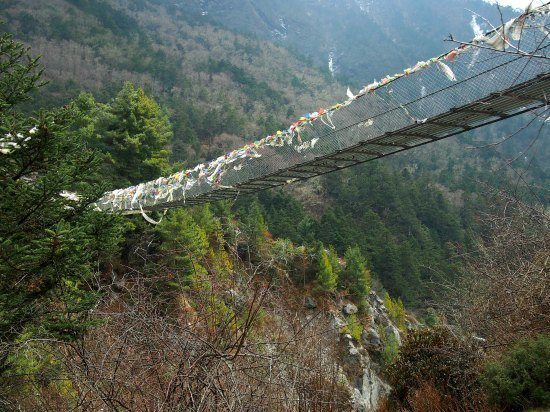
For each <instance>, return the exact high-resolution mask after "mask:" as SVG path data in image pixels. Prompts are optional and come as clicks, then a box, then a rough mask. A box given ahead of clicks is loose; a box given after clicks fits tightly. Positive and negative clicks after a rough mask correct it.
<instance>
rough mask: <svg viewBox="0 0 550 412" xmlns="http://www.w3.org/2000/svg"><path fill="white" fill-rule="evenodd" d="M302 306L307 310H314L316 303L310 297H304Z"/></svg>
mask: <svg viewBox="0 0 550 412" xmlns="http://www.w3.org/2000/svg"><path fill="white" fill-rule="evenodd" d="M304 306H305V307H306V308H308V309H315V308H316V307H317V302H315V299H313V298H312V297H311V296H306V298H305V300H304Z"/></svg>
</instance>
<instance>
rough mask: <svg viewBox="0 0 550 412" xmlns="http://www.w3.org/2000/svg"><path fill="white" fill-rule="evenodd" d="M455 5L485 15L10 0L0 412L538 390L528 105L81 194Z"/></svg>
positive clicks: (540, 217) (207, 144) (544, 227)
mask: <svg viewBox="0 0 550 412" xmlns="http://www.w3.org/2000/svg"><path fill="white" fill-rule="evenodd" d="M466 7H471V8H474V9H476V10H477V11H479V12H480V13H482V14H483V15H485V16H487V17H489V18H491V19H492V20H493V21H497V22H498V21H500V19H501V17H500V15H499V13H498V10H495V9H494V8H490V7H489V6H488V5H486V4H485V3H481V2H479V1H474V0H471V1H470V0H468V1H466V0H464V1H459V0H452V1H449V4H448V5H447V7H441V5H439V4H438V3H437V2H435V1H431V0H422V1H419V2H408V1H401V0H391V1H359V0H357V1H351V0H349V1H348V0H345V1H342V2H339V1H338V2H336V1H334V0H321V1H310V0H301V1H294V2H288V1H286V0H285V1H281V2H265V1H263V0H258V1H251V0H246V1H242V2H234V1H227V2H222V1H207V0H201V1H193V0H190V1H177V2H168V1H165V0H52V1H48V2H43V1H38V0H3V1H2V2H1V3H0V22H1V23H0V32H1V33H5V32H6V33H7V34H1V36H0V216H1V219H2V224H1V225H0V410H4V409H5V410H37V411H39V410H60V411H65V410H67V411H68V410H113V411H118V410H136V411H141V410H144V411H145V410H148V411H149V410H154V411H172V410H190V411H214V410H233V411H240V410H266V411H268V410H296V411H299V410H320V411H324V410H327V411H329V410H342V411H346V410H361V411H371V410H372V411H374V410H380V411H394V410H395V411H397V410H411V411H419V412H420V411H431V410H441V411H442V412H443V411H456V410H480V411H490V412H492V411H497V410H499V411H500V410H510V411H512V410H522V409H524V408H537V407H541V408H545V407H548V406H549V405H550V401H549V399H550V395H549V394H548V390H547V388H546V386H547V385H545V383H546V382H547V381H548V366H547V362H546V363H545V362H544V360H545V359H547V358H548V356H549V350H550V348H549V347H548V342H550V341H549V340H548V332H549V331H548V324H549V323H548V315H547V313H548V299H547V298H546V297H545V296H546V295H547V293H546V292H547V285H548V273H549V272H548V262H549V258H548V246H549V238H548V234H549V233H550V231H549V230H548V218H547V216H546V208H547V206H548V196H549V191H548V188H547V186H548V182H549V179H550V175H549V165H548V162H547V159H548V153H549V150H550V147H549V145H548V143H547V138H548V131H547V127H546V128H545V126H548V121H547V118H546V117H544V116H542V115H540V116H538V117H536V116H533V114H530V115H527V116H525V117H522V118H517V119H512V120H509V121H507V122H506V123H505V125H504V126H498V125H491V126H489V127H487V128H485V129H483V131H479V132H470V133H468V134H465V135H463V136H460V137H458V138H452V139H449V140H448V141H445V142H438V143H433V144H431V145H428V146H425V147H422V148H418V149H416V150H411V151H407V152H405V153H403V154H400V155H396V156H395V157H392V158H390V159H384V160H382V161H376V162H371V163H367V164H365V165H362V166H358V167H354V168H351V169H347V170H343V171H340V172H337V173H331V174H329V175H325V176H322V177H319V178H315V179H312V180H309V181H306V182H302V183H299V184H296V185H290V186H288V187H285V188H284V189H278V190H270V191H262V192H260V193H259V194H257V195H253V196H244V195H239V196H237V197H236V198H235V199H234V200H232V201H220V202H214V203H212V204H210V205H206V206H197V207H188V208H181V209H176V210H171V211H168V212H167V213H161V212H152V214H151V216H147V215H145V214H143V216H142V215H139V214H138V215H136V216H121V215H118V214H116V213H115V214H106V213H101V212H99V211H97V210H94V209H93V205H94V204H95V203H94V202H96V201H97V200H98V199H99V198H100V196H101V195H102V193H104V192H105V191H107V190H112V189H116V188H121V187H125V186H128V185H133V184H137V183H139V182H143V181H147V180H152V179H155V178H157V177H158V176H162V175H164V176H166V175H168V174H170V173H173V172H175V171H180V170H182V169H184V168H187V167H190V166H193V165H194V164H196V163H197V162H199V161H203V160H205V159H211V158H213V157H217V156H219V155H221V154H224V153H227V151H228V150H229V149H232V148H235V147H239V146H242V145H243V143H245V142H250V141H253V140H254V139H256V138H258V137H262V136H265V135H266V134H268V133H272V132H274V131H275V130H280V129H281V128H283V127H287V126H288V124H289V123H290V122H292V121H294V120H295V119H296V118H297V117H299V116H300V115H301V114H302V113H308V112H310V111H311V110H314V109H315V110H316V108H318V107H328V106H329V105H331V104H332V103H335V102H338V101H342V100H343V99H344V97H343V96H345V95H346V88H347V87H348V86H351V87H352V88H355V87H357V86H359V85H363V83H365V82H370V81H371V80H372V79H371V77H373V76H377V77H378V76H382V75H385V74H388V73H392V72H394V71H398V70H400V69H402V68H403V67H406V66H409V65H410V64H414V63H415V62H416V61H417V60H420V59H424V58H427V57H429V56H431V55H433V54H437V53H438V52H439V51H441V50H444V49H446V48H447V47H446V46H445V45H444V44H443V43H442V42H441V41H440V40H441V37H442V36H443V37H444V36H446V35H447V34H449V32H452V33H453V35H455V36H457V37H463V38H470V37H471V36H472V33H471V28H470V27H469V25H470V22H471V20H472V13H471V12H469V11H465V10H464V9H465V8H466ZM503 12H504V15H503V18H506V17H507V16H508V14H509V13H510V10H504V11H503ZM479 23H480V24H481V21H479ZM12 35H13V37H12ZM20 42H21V43H20ZM27 46H28V47H30V49H27ZM38 56H40V57H38ZM329 59H332V65H331V70H328V60H329ZM365 64H366V65H365ZM363 76H365V77H363ZM517 131H520V132H519V133H515V132H517ZM143 217H145V218H146V219H143ZM151 223H154V224H151Z"/></svg>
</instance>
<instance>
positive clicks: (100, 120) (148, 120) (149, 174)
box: [78, 83, 173, 186]
mask: <svg viewBox="0 0 550 412" xmlns="http://www.w3.org/2000/svg"><path fill="white" fill-rule="evenodd" d="M78 103H79V105H82V106H84V107H85V108H86V109H87V110H94V111H95V116H93V117H92V119H90V120H91V122H88V123H87V124H86V125H85V126H86V129H87V130H88V132H92V133H93V139H92V140H91V141H92V143H93V144H94V145H95V146H96V147H98V148H99V149H101V151H102V152H104V153H106V154H107V164H108V165H109V166H108V167H107V173H109V174H111V175H113V176H114V178H113V179H112V180H113V183H112V184H114V185H115V186H127V185H129V184H137V183H141V182H144V181H148V180H153V179H156V178H157V177H159V176H161V175H163V174H165V173H167V172H168V171H169V157H170V151H169V149H168V146H169V143H170V140H171V139H172V134H173V133H172V126H171V125H170V121H169V120H168V116H167V115H166V114H165V113H163V111H162V109H161V108H160V106H159V105H158V104H157V103H156V102H155V100H153V99H152V98H151V97H149V96H147V95H146V94H145V92H144V90H143V89H141V88H137V89H136V88H135V87H134V85H133V84H132V83H125V84H124V86H123V88H122V90H121V91H120V92H119V93H118V94H117V96H116V97H115V98H114V99H113V100H112V101H111V102H110V103H109V104H98V103H95V102H94V101H93V98H92V97H91V96H90V95H86V94H83V95H81V96H80V97H79V99H78ZM94 105H95V107H94Z"/></svg>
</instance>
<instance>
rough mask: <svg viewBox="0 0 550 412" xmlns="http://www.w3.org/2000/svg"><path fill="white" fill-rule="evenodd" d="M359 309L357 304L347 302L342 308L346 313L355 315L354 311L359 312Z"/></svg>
mask: <svg viewBox="0 0 550 412" xmlns="http://www.w3.org/2000/svg"><path fill="white" fill-rule="evenodd" d="M357 310H358V309H357V306H355V305H354V304H353V303H346V304H345V305H344V307H343V308H342V311H343V312H344V314H346V315H353V314H354V313H357Z"/></svg>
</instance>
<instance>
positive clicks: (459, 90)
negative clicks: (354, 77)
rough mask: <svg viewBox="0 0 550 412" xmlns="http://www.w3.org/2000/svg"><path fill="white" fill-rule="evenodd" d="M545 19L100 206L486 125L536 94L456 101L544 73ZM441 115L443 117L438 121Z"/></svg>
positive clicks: (233, 184)
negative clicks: (487, 101)
mask: <svg viewBox="0 0 550 412" xmlns="http://www.w3.org/2000/svg"><path fill="white" fill-rule="evenodd" d="M548 19H549V6H548V5H546V6H543V7H541V8H539V9H536V10H534V11H532V12H530V13H526V14H523V15H522V16H520V17H518V18H517V19H514V20H513V21H511V22H508V23H506V25H505V26H503V27H502V28H499V29H496V30H495V31H493V32H491V33H489V34H487V35H486V36H485V37H484V38H483V39H477V40H474V43H473V44H471V45H461V46H460V47H459V48H457V49H455V50H453V51H451V52H449V53H448V54H446V55H442V56H438V57H436V58H433V59H430V60H429V61H427V62H419V63H418V64H417V65H416V66H415V67H413V68H411V69H407V70H405V72H404V73H401V74H398V75H394V76H391V77H390V76H388V77H387V78H386V79H384V80H382V81H381V82H379V83H378V82H376V83H375V84H372V85H369V86H366V87H365V88H364V89H363V90H362V91H361V92H359V93H358V95H353V93H351V92H348V96H349V99H348V100H347V101H346V102H344V103H342V104H338V105H335V106H333V107H331V108H328V109H319V110H318V111H317V112H315V113H311V114H307V115H304V116H303V117H302V118H301V119H300V120H298V121H297V122H295V123H294V124H293V125H291V126H290V128H289V129H288V130H285V131H281V132H277V133H275V134H274V135H272V136H268V137H266V138H264V139H261V140H259V141H257V142H255V143H254V144H251V145H247V146H245V147H244V148H241V149H237V150H234V151H232V152H230V153H228V154H226V155H225V156H221V157H219V158H218V159H215V160H213V161H212V162H210V163H207V164H201V165H198V166H197V167H195V168H194V169H191V170H187V171H182V172H179V173H175V174H173V175H172V176H169V177H162V178H159V179H157V180H155V181H151V182H146V183H142V184H140V185H136V186H132V187H129V188H125V189H119V190H115V191H113V192H109V193H106V194H105V196H104V197H103V198H102V199H100V200H99V201H98V202H97V204H96V207H97V208H98V209H100V210H104V211H124V212H130V213H131V212H132V211H141V212H143V210H155V209H157V210H158V209H167V208H171V207H175V206H181V205H187V204H197V203H203V202H208V201H213V200H217V199H220V198H226V197H234V196H235V195H237V194H238V193H240V192H251V191H255V190H261V189H264V188H266V187H271V186H276V185H280V184H285V183H290V182H292V181H295V180H300V179H305V178H308V177H313V176H316V175H319V174H322V173H326V172H330V171H332V170H337V169H338V168H342V167H346V166H347V165H351V164H356V163H360V162H364V161H368V160H372V159H375V158H378V157H381V156H385V155H388V154H390V153H394V152H397V151H401V150H404V149H408V148H410V147H414V146H417V145H420V144H425V143H428V142H431V141H434V140H437V139H439V138H442V137H446V136H448V135H452V134H456V133H457V132H460V131H465V130H469V129H471V128H473V127H477V124H478V123H479V124H483V123H484V122H485V123H487V118H488V117H490V118H498V117H499V116H500V118H504V117H506V116H503V115H502V113H506V114H509V113H519V112H521V111H522V110H523V109H524V108H525V107H529V105H530V104H532V103H533V102H536V101H537V99H534V98H533V99H531V101H529V100H530V99H529V98H524V99H523V100H524V101H522V102H521V103H519V104H518V103H517V100H518V99H521V97H520V96H518V95H516V96H514V95H513V93H511V92H508V94H507V96H508V97H509V98H511V99H515V101H516V104H515V105H510V104H509V103H508V102H507V101H506V100H500V101H498V102H497V103H496V106H495V105H494V104H493V105H492V106H490V110H493V111H494V112H490V111H489V110H484V109H483V108H484V106H483V102H481V103H479V107H481V108H479V107H478V108H477V109H476V110H471V109H470V110H469V111H466V110H465V109H463V110H459V109H460V108H464V107H465V106H467V105H471V104H472V102H480V101H482V100H483V99H486V98H487V97H489V96H494V95H495V94H496V93H500V94H501V95H502V96H504V95H505V93H504V91H509V90H521V89H518V86H521V85H528V84H530V83H529V82H531V81H533V79H537V78H540V77H541V76H544V75H547V74H548V73H549V72H550V70H549V69H550V60H549V59H548V58H549V46H550V44H549V35H550V32H549V28H548ZM495 39H496V40H498V41H497V42H495ZM500 40H502V42H504V41H506V42H507V43H508V44H507V45H500V44H498V43H500ZM495 43H497V44H496V47H497V48H495ZM547 84H548V83H544V86H541V87H543V89H544V88H546V89H547ZM549 91H550V90H549ZM539 92H540V90H539ZM542 94H546V90H542ZM538 101H539V103H540V99H539V100H538ZM499 105H500V106H501V107H500V109H499ZM487 107H489V105H488V104H487ZM511 109H513V110H512V112H510V111H509V110H511ZM453 113H454V114H453ZM443 114H445V121H444V122H438V121H437V120H435V119H437V118H438V116H441V115H443Z"/></svg>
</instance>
